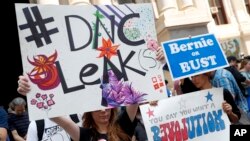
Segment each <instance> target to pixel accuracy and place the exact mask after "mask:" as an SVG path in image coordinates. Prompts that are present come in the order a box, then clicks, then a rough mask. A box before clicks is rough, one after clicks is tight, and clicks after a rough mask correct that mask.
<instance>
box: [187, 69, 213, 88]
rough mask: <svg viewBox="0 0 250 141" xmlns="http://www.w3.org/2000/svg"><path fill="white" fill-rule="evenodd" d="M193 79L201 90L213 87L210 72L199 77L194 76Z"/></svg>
mask: <svg viewBox="0 0 250 141" xmlns="http://www.w3.org/2000/svg"><path fill="white" fill-rule="evenodd" d="M191 78H192V82H193V84H194V85H195V86H196V87H197V88H199V89H201V90H204V89H207V88H210V87H211V83H210V72H208V73H203V74H198V75H195V76H192V77H191Z"/></svg>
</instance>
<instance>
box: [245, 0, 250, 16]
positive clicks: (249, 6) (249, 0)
mask: <svg viewBox="0 0 250 141" xmlns="http://www.w3.org/2000/svg"><path fill="white" fill-rule="evenodd" d="M249 3H250V0H245V4H246V8H247V13H248V14H250V5H249Z"/></svg>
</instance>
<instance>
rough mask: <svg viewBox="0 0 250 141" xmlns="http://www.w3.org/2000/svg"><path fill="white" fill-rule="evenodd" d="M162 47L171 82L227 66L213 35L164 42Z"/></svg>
mask: <svg viewBox="0 0 250 141" xmlns="http://www.w3.org/2000/svg"><path fill="white" fill-rule="evenodd" d="M162 47H163V48H164V54H165V58H166V61H167V64H168V67H169V71H170V73H171V76H172V79H173V80H176V79H181V78H186V77H189V76H193V75H197V74H201V73H205V72H208V71H212V70H215V69H219V68H224V67H226V66H228V62H227V60H226V57H225V54H224V53H223V50H222V49H221V47H220V44H219V42H218V41H217V39H216V38H215V36H214V35H213V34H205V35H199V36H193V37H190V38H189V37H187V38H182V39H177V40H171V41H166V42H163V43H162Z"/></svg>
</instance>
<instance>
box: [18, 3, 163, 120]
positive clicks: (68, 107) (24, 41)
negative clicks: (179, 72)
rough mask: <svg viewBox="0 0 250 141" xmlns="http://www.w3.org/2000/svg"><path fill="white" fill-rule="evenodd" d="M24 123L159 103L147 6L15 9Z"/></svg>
mask: <svg viewBox="0 0 250 141" xmlns="http://www.w3.org/2000/svg"><path fill="white" fill-rule="evenodd" d="M15 7H16V16H17V23H18V25H17V26H18V32H19V39H20V48H21V55H22V63H23V70H24V74H25V75H27V77H28V78H29V80H30V84H31V92H30V94H28V108H29V115H30V119H31V120H34V119H40V118H47V117H55V116H59V115H68V114H72V113H82V112H86V111H94V110H98V109H103V108H106V107H117V106H122V105H130V104H135V103H141V102H145V101H152V100H157V99H162V98H165V97H166V87H165V84H164V77H163V72H162V69H161V66H162V64H161V63H160V62H159V61H157V60H156V59H155V57H156V49H157V47H158V44H157V38H156V32H155V24H154V16H153V10H152V6H151V4H136V5H135V4H129V5H103V6H97V5H95V6H94V5H86V6H66V5H64V6H63V5H60V6H55V5H34V4H16V5H15Z"/></svg>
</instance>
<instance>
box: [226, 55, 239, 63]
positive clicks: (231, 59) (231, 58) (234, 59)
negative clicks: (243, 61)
mask: <svg viewBox="0 0 250 141" xmlns="http://www.w3.org/2000/svg"><path fill="white" fill-rule="evenodd" d="M227 61H228V63H231V62H232V61H236V62H237V63H239V62H240V61H239V60H238V59H237V58H236V57H235V56H228V57H227Z"/></svg>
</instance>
